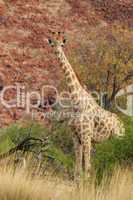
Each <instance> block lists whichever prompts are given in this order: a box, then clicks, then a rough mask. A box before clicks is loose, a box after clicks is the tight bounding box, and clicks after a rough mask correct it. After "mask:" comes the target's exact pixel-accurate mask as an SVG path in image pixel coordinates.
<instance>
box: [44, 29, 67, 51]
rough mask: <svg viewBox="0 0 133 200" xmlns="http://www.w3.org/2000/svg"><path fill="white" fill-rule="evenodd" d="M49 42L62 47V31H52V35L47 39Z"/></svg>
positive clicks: (64, 40) (63, 41) (63, 36)
mask: <svg viewBox="0 0 133 200" xmlns="http://www.w3.org/2000/svg"><path fill="white" fill-rule="evenodd" d="M48 42H49V44H50V45H51V46H52V47H53V48H54V47H64V45H65V43H66V38H65V35H64V32H52V36H51V37H50V38H49V39H48Z"/></svg>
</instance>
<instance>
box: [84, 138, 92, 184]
mask: <svg viewBox="0 0 133 200" xmlns="http://www.w3.org/2000/svg"><path fill="white" fill-rule="evenodd" d="M83 158H84V163H83V165H84V179H85V180H88V179H89V178H90V173H91V137H90V136H89V137H88V138H87V139H86V140H85V141H84V145H83Z"/></svg>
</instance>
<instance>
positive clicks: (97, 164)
mask: <svg viewBox="0 0 133 200" xmlns="http://www.w3.org/2000/svg"><path fill="white" fill-rule="evenodd" d="M124 122H125V127H126V134H125V137H123V138H122V139H116V138H113V139H111V140H107V141H105V142H103V143H101V144H98V145H96V154H95V156H94V157H93V160H92V163H93V167H94V169H95V171H96V176H97V180H98V181H100V180H101V179H102V177H103V175H104V174H105V173H106V174H107V175H108V176H109V175H111V174H112V172H113V170H114V167H116V166H117V165H119V166H121V167H125V168H126V167H130V166H131V165H132V164H133V127H132V124H133V123H132V122H133V118H124Z"/></svg>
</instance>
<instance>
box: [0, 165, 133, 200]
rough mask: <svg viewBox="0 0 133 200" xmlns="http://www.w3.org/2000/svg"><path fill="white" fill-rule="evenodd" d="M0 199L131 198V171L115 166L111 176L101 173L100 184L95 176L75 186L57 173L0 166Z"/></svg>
mask: <svg viewBox="0 0 133 200" xmlns="http://www.w3.org/2000/svg"><path fill="white" fill-rule="evenodd" d="M0 199H1V200H71V199H72V200H132V199H133V173H132V171H131V170H129V169H126V170H121V169H117V170H115V172H114V173H113V176H112V178H111V179H110V180H108V178H107V177H104V179H103V181H102V183H101V184H100V185H99V186H96V185H95V180H93V181H92V182H91V183H88V184H86V186H83V185H82V186H81V187H78V188H77V186H76V185H75V184H74V183H73V182H70V181H66V180H62V179H59V178H57V177H51V176H48V175H47V176H45V177H39V176H37V175H34V174H33V173H30V172H26V170H24V169H17V170H16V171H15V172H14V170H13V168H12V167H4V166H3V167H1V168H0Z"/></svg>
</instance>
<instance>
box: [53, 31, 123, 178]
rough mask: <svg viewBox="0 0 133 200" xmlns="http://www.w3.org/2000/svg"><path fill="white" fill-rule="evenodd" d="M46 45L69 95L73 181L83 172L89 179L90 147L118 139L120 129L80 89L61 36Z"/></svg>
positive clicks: (120, 134) (114, 117)
mask: <svg viewBox="0 0 133 200" xmlns="http://www.w3.org/2000/svg"><path fill="white" fill-rule="evenodd" d="M50 44H51V46H52V47H53V48H54V52H55V54H56V56H57V57H58V60H59V62H60V64H61V67H62V69H63V71H64V74H65V77H66V81H67V85H68V88H69V91H70V94H71V102H72V111H73V113H74V115H73V116H74V117H72V119H71V120H70V125H71V127H72V129H73V143H74V149H75V178H76V179H78V178H80V176H81V174H82V172H84V176H85V179H86V178H88V177H89V176H90V169H91V162H90V157H91V143H92V141H95V142H101V141H103V140H105V139H107V138H110V137H111V136H113V135H116V136H122V135H123V133H124V128H123V125H122V123H121V122H120V120H119V119H118V117H117V115H115V114H113V113H111V112H109V111H106V110H104V109H103V108H101V107H100V106H99V105H98V104H97V102H96V101H95V99H94V98H93V97H92V95H91V94H90V93H88V92H87V91H86V90H85V88H84V87H82V86H81V84H80V82H79V80H78V79H77V77H76V74H75V73H74V71H73V68H72V67H71V65H70V63H69V61H68V60H67V58H66V56H65V54H64V52H63V48H62V47H63V45H64V40H63V39H62V37H61V33H60V32H59V33H58V34H55V33H54V35H53V39H50Z"/></svg>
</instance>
